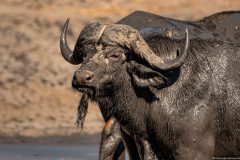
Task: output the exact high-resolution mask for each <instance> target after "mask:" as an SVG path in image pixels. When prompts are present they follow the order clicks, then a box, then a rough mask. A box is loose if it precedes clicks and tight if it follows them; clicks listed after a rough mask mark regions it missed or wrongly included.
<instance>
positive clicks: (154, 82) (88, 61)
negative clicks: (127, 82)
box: [60, 19, 189, 97]
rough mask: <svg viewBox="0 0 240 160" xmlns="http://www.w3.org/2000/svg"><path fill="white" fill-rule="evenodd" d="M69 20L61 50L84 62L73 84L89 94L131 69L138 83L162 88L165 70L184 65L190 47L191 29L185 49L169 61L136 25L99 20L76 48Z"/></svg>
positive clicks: (75, 61)
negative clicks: (72, 45)
mask: <svg viewBox="0 0 240 160" xmlns="http://www.w3.org/2000/svg"><path fill="white" fill-rule="evenodd" d="M68 23H69V19H68V20H67V21H66V23H65V25H64V28H63V31H62V35H61V38H60V47H61V54H62V56H63V57H64V58H65V60H67V61H68V62H69V63H71V64H82V65H81V67H80V68H79V69H78V70H77V71H75V73H74V76H73V81H72V86H73V87H74V88H76V89H78V90H79V91H81V92H85V93H88V94H89V95H94V92H95V94H97V92H96V91H99V90H104V88H107V87H108V88H114V83H115V82H116V81H117V80H119V79H121V78H124V77H121V75H122V74H123V73H124V74H125V73H128V74H129V75H130V76H129V77H130V78H131V80H132V81H134V82H135V83H136V84H137V85H140V86H148V85H149V86H153V87H156V88H160V87H161V86H164V84H165V83H166V78H165V77H164V76H163V74H161V73H162V72H164V73H166V72H168V71H173V70H176V69H178V68H180V67H181V66H182V65H183V64H184V62H185V59H186V57H187V55H188V51H189V38H188V31H187V30H186V33H185V46H184V49H182V52H181V53H179V54H178V56H177V58H175V59H173V60H170V61H166V62H165V61H164V60H163V59H162V58H161V57H160V56H158V55H157V54H155V53H154V52H153V50H152V49H151V48H150V47H149V46H148V44H147V43H146V42H145V40H144V39H143V37H142V36H141V35H140V33H139V32H138V31H137V30H135V29H134V28H132V27H130V26H127V25H122V24H103V23H99V22H96V23H91V24H89V25H87V26H86V27H85V28H84V29H83V30H82V32H81V33H80V36H79V38H78V40H77V43H76V45H75V48H74V50H73V51H72V50H71V49H70V48H69V47H68V44H67V40H66V34H67V28H68ZM163 52H164V51H163ZM176 52H177V53H178V50H176ZM146 73H148V74H146ZM125 78H126V77H125ZM108 94H111V92H108ZM90 97H91V96H90Z"/></svg>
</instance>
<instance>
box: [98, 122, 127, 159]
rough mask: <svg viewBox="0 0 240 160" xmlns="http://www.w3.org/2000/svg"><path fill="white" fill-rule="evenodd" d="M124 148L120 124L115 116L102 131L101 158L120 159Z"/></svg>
mask: <svg viewBox="0 0 240 160" xmlns="http://www.w3.org/2000/svg"><path fill="white" fill-rule="evenodd" d="M124 149H125V148H124V145H123V142H122V137H121V133H120V126H119V124H118V123H117V122H116V120H115V119H114V118H111V119H109V120H108V121H107V122H106V124H105V126H104V129H103V131H102V140H101V144H100V154H99V160H118V159H119V157H121V155H122V154H123V153H124V152H123V151H124ZM123 158H124V155H123Z"/></svg>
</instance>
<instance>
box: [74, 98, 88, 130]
mask: <svg viewBox="0 0 240 160" xmlns="http://www.w3.org/2000/svg"><path fill="white" fill-rule="evenodd" d="M77 110H78V113H77V121H76V124H77V127H80V128H81V130H82V129H83V125H84V120H85V117H86V115H87V110H88V96H87V94H83V95H82V97H81V99H80V102H79V105H78V109H77Z"/></svg>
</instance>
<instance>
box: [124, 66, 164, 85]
mask: <svg viewBox="0 0 240 160" xmlns="http://www.w3.org/2000/svg"><path fill="white" fill-rule="evenodd" d="M128 72H129V74H130V75H131V78H132V83H133V84H134V85H136V86H138V87H141V88H149V87H150V88H156V89H161V88H163V87H165V86H167V84H168V79H167V78H166V77H165V76H164V75H162V74H161V73H159V72H156V71H154V70H152V69H151V68H149V67H147V66H144V65H142V64H139V63H137V62H135V61H131V62H130V63H129V66H128Z"/></svg>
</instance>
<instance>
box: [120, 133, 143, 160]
mask: <svg viewBox="0 0 240 160" xmlns="http://www.w3.org/2000/svg"><path fill="white" fill-rule="evenodd" d="M121 135H122V139H123V142H124V146H125V147H126V149H127V151H128V155H129V159H130V160H141V158H140V156H139V153H138V150H137V145H136V141H135V139H134V137H132V136H130V135H129V134H128V133H126V132H125V131H124V130H123V129H122V128H121Z"/></svg>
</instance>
